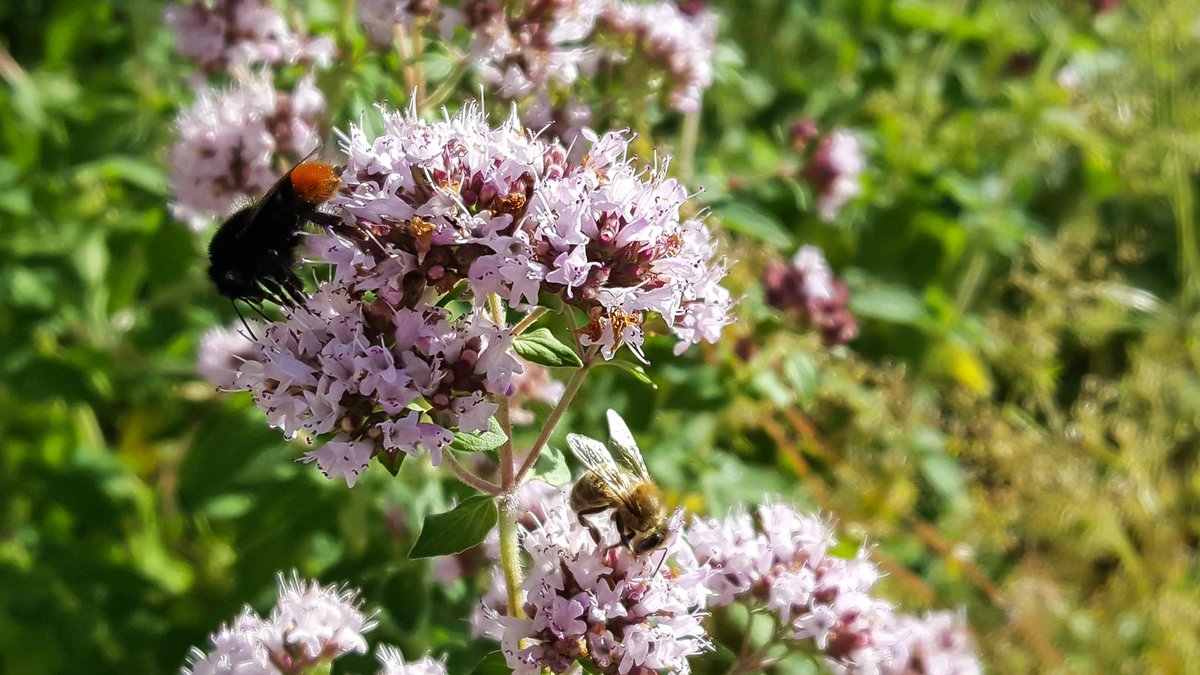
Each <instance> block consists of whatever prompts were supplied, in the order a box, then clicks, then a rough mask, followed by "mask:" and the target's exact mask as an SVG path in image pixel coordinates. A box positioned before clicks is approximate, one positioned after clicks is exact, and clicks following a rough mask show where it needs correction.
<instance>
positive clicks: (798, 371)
mask: <svg viewBox="0 0 1200 675" xmlns="http://www.w3.org/2000/svg"><path fill="white" fill-rule="evenodd" d="M783 376H784V378H785V379H786V380H787V382H788V384H790V385H792V388H793V389H794V390H795V391H796V394H797V395H798V396H799V398H800V401H801V402H802V403H804V404H805V405H806V406H807V405H811V404H812V402H813V400H814V399H815V398H816V395H817V368H816V366H814V365H813V362H812V361H811V360H809V358H808V357H807V356H805V355H804V354H801V353H800V352H793V353H792V354H791V355H789V356H787V357H786V358H784V360H783Z"/></svg>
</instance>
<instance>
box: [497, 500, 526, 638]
mask: <svg viewBox="0 0 1200 675" xmlns="http://www.w3.org/2000/svg"><path fill="white" fill-rule="evenodd" d="M499 501H500V504H499V506H500V520H499V528H498V529H499V531H500V569H502V570H503V571H504V588H505V590H506V591H507V593H508V615H509V616H512V617H516V618H518V619H521V618H524V617H525V609H524V607H522V606H521V605H522V603H521V556H520V550H519V548H520V541H519V540H518V538H517V496H516V495H515V494H513V493H512V492H509V493H507V494H504V495H501V497H500V500H499Z"/></svg>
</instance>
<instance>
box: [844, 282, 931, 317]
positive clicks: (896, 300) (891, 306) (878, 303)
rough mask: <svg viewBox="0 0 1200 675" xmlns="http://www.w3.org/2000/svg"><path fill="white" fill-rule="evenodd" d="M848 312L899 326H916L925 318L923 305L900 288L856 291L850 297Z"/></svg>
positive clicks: (890, 287)
mask: <svg viewBox="0 0 1200 675" xmlns="http://www.w3.org/2000/svg"><path fill="white" fill-rule="evenodd" d="M850 311H851V312H853V313H854V314H855V315H856V316H865V317H870V318H872V319H879V320H881V321H888V322H891V323H899V324H916V323H919V322H920V321H921V320H922V319H924V318H925V315H926V312H925V303H924V302H922V301H921V299H920V298H918V297H917V296H915V295H913V293H912V292H911V291H909V290H908V289H906V288H902V287H900V286H890V285H888V286H882V285H881V286H870V287H866V288H862V289H856V290H855V291H854V293H853V294H852V295H851V296H850Z"/></svg>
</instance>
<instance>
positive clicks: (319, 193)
mask: <svg viewBox="0 0 1200 675" xmlns="http://www.w3.org/2000/svg"><path fill="white" fill-rule="evenodd" d="M339 184H341V181H340V180H338V175H337V171H335V170H334V168H333V167H332V166H330V165H329V164H326V163H325V162H305V163H303V164H300V165H298V166H296V168H294V169H292V190H294V191H295V193H296V197H297V198H299V199H300V201H302V202H305V203H306V204H310V205H312V206H316V205H317V204H323V203H325V201H326V200H328V199H329V198H330V197H332V196H333V193H334V192H336V191H337V189H338V185H339Z"/></svg>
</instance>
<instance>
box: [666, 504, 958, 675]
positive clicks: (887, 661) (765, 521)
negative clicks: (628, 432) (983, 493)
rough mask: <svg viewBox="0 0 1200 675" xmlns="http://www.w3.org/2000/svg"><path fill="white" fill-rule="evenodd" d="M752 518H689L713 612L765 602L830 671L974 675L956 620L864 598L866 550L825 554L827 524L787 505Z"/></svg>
mask: <svg viewBox="0 0 1200 675" xmlns="http://www.w3.org/2000/svg"><path fill="white" fill-rule="evenodd" d="M757 512H758V523H759V525H755V521H754V520H753V519H751V518H750V517H749V515H748V514H747V513H746V512H745V511H744V510H740V509H739V510H735V511H734V512H733V513H732V514H730V516H729V517H728V518H726V519H724V520H717V519H712V518H709V519H703V518H697V519H694V520H693V522H692V524H691V526H690V527H689V528H688V529H687V531H686V532H685V533H684V534H685V536H686V539H687V540H688V542H689V543H690V544H691V546H692V549H693V550H694V551H695V554H696V558H697V560H698V561H699V563H700V568H699V569H700V570H701V571H702V575H703V578H704V579H705V582H704V583H705V584H706V585H707V586H708V588H709V589H710V590H711V591H712V592H713V596H714V598H713V601H712V604H714V605H716V606H723V605H729V604H732V603H734V602H746V603H749V604H751V605H752V606H753V605H754V604H756V603H758V602H760V601H762V600H765V603H764V604H765V606H766V608H768V609H770V610H772V611H774V612H775V613H776V614H777V615H778V617H779V620H780V622H781V623H782V624H783V625H790V626H791V629H792V637H793V638H794V639H796V640H804V641H810V642H811V643H812V645H813V646H814V647H815V648H816V649H817V650H818V651H819V652H820V653H821V654H823V655H824V656H825V658H826V660H827V661H828V663H829V665H830V667H831V668H832V669H833V670H834V671H835V672H839V673H887V674H889V675H890V674H894V675H911V674H912V673H962V674H963V675H974V674H975V673H978V672H979V662H978V657H977V656H976V655H975V653H974V650H973V648H972V646H971V644H970V640H969V639H968V637H967V636H966V633H965V631H964V630H963V628H962V621H961V617H959V618H958V620H957V621H956V620H955V618H954V617H953V615H932V616H931V617H929V618H927V619H925V620H924V621H921V620H917V619H915V618H913V617H907V616H904V615H900V614H897V613H896V611H895V609H894V608H893V607H892V605H891V604H890V603H888V602H886V601H884V600H881V599H879V598H876V597H874V596H873V595H872V594H871V589H872V587H873V586H874V584H875V582H876V581H877V580H878V579H879V576H880V572H879V570H878V568H877V567H876V566H875V565H874V564H873V563H872V562H871V561H870V560H869V559H868V557H867V554H866V552H865V551H860V552H859V554H858V556H856V557H854V558H850V559H847V558H841V557H837V556H833V555H830V553H829V551H830V548H831V547H832V546H833V544H834V543H835V539H834V536H833V532H832V530H831V529H830V526H829V523H828V522H826V521H825V520H823V519H821V518H818V517H816V516H811V515H805V514H801V513H799V512H798V511H796V509H795V508H794V507H792V506H789V505H786V504H777V503H770V502H768V503H765V504H762V505H760V506H759V507H758V510H757Z"/></svg>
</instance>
